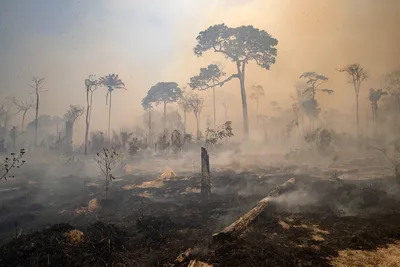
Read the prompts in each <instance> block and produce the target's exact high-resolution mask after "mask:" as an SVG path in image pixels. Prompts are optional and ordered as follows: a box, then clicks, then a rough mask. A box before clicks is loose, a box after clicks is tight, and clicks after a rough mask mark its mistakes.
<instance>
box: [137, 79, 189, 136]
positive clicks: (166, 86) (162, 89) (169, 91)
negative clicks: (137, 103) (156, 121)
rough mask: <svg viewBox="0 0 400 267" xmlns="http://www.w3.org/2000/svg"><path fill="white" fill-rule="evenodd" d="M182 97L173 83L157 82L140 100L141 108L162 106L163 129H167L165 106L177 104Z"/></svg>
mask: <svg viewBox="0 0 400 267" xmlns="http://www.w3.org/2000/svg"><path fill="white" fill-rule="evenodd" d="M181 96H182V90H181V89H180V88H179V86H178V84H177V83H175V82H159V83H157V84H156V85H153V86H152V87H151V88H150V90H149V91H148V92H147V95H146V97H145V98H143V100H142V106H143V107H145V106H149V105H152V104H155V105H156V106H158V105H159V104H161V103H163V104H164V119H163V127H164V129H166V128H167V104H168V103H174V102H177V101H178V100H179V99H180V98H181Z"/></svg>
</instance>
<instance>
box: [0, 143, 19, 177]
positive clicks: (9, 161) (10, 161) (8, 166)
mask: <svg viewBox="0 0 400 267" xmlns="http://www.w3.org/2000/svg"><path fill="white" fill-rule="evenodd" d="M24 155H25V149H21V150H20V151H19V154H16V153H11V154H10V156H9V157H6V158H4V160H3V163H2V164H1V165H0V172H1V173H0V181H1V180H3V179H4V180H6V181H7V179H8V178H14V175H11V174H10V172H11V171H12V170H13V169H14V168H16V169H19V168H20V167H21V166H22V165H24V164H25V160H24V159H23V157H24Z"/></svg>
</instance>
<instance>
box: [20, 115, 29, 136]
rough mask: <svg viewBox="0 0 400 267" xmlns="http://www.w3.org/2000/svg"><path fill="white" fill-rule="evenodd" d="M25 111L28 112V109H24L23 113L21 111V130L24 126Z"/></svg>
mask: <svg viewBox="0 0 400 267" xmlns="http://www.w3.org/2000/svg"><path fill="white" fill-rule="evenodd" d="M27 112H28V110H24V113H22V121H21V132H23V131H24V128H25V116H26V113H27Z"/></svg>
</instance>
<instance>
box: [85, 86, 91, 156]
mask: <svg viewBox="0 0 400 267" xmlns="http://www.w3.org/2000/svg"><path fill="white" fill-rule="evenodd" d="M89 92H90V90H89V86H88V87H87V88H86V105H87V106H86V129H85V155H87V151H88V136H89V117H90V103H89V101H90V100H89Z"/></svg>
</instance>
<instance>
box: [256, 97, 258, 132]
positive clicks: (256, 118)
mask: <svg viewBox="0 0 400 267" xmlns="http://www.w3.org/2000/svg"><path fill="white" fill-rule="evenodd" d="M256 101H257V102H256V115H257V117H256V121H257V126H258V97H257V99H256Z"/></svg>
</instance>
